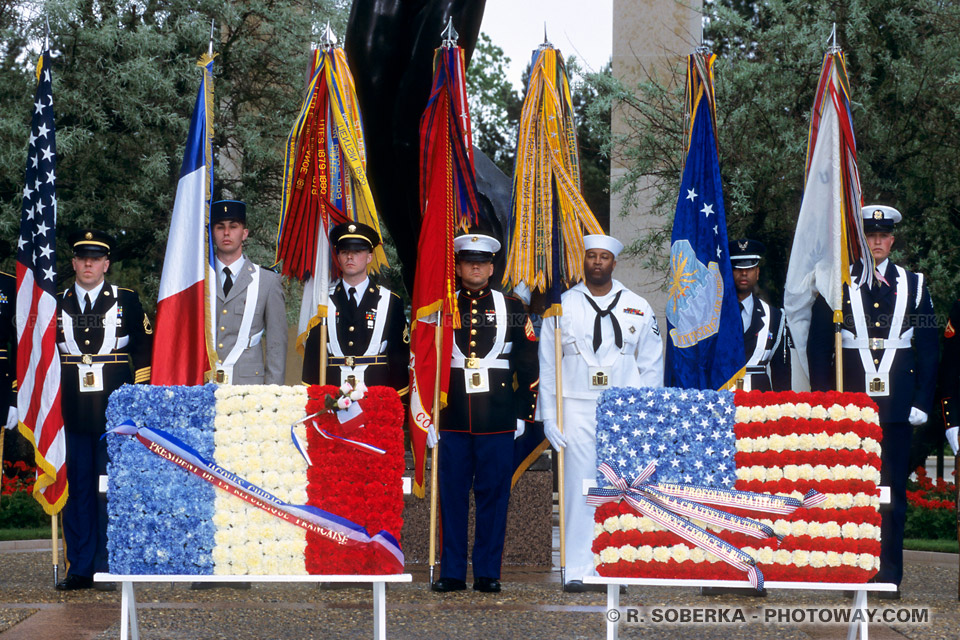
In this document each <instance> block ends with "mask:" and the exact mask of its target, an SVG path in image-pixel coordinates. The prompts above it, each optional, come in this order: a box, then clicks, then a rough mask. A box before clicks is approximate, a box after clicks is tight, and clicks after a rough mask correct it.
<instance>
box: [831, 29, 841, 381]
mask: <svg viewBox="0 0 960 640" xmlns="http://www.w3.org/2000/svg"><path fill="white" fill-rule="evenodd" d="M828 42H830V48H829V49H828V50H827V53H828V54H829V55H836V54H838V53H840V47H838V46H837V23H836V22H834V23H833V28H832V29H831V30H830V37H829V38H828ZM839 135H840V134H839V132H838V131H834V136H835V138H839ZM833 144H834V147H835V148H836V147H839V140H837V139H835V140H834V142H833ZM838 240H839V239H838ZM833 246H834V247H836V248H837V249H838V252H839V251H844V250H845V247H841V246H840V242H839V241H837V240H835V241H834V242H833ZM834 264H841V260H840V256H839V255H838V256H836V260H835V262H834ZM843 277H844V274H842V273H841V274H840V289H839V291H840V298H839V299H838V300H835V301H834V305H835V306H834V309H833V353H834V358H833V361H834V364H835V366H836V372H835V373H836V387H837V392H838V393H843V336H842V334H841V332H842V331H843Z"/></svg>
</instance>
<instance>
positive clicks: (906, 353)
mask: <svg viewBox="0 0 960 640" xmlns="http://www.w3.org/2000/svg"><path fill="white" fill-rule="evenodd" d="M900 219H901V214H900V212H899V211H897V210H896V209H893V208H892V207H884V206H880V205H871V206H865V207H863V230H864V231H865V232H866V236H867V244H868V246H869V247H870V250H871V252H872V254H873V259H874V261H875V263H876V272H875V274H874V283H873V286H872V287H867V286H861V283H863V282H864V278H863V273H862V272H861V273H858V272H856V271H855V272H854V273H853V280H854V284H853V286H852V287H849V286H847V285H844V288H843V330H842V331H841V337H842V340H843V390H844V391H856V392H861V393H867V394H868V395H869V396H870V397H871V399H872V400H873V401H874V402H876V403H877V407H878V408H879V410H880V426H881V427H882V428H883V442H882V444H881V454H880V458H881V468H880V482H881V484H882V485H885V486H888V487H890V501H891V503H890V508H889V510H883V511H882V514H881V515H882V524H881V532H880V545H881V550H880V571H879V573H878V574H877V577H876V581H877V582H893V583H895V584H897V585H899V584H900V581H901V580H902V578H903V527H904V522H905V520H906V511H907V502H906V498H907V496H906V484H907V477H908V476H909V475H910V469H909V465H910V441H911V439H912V437H913V427H915V426H919V425H921V424H923V423H925V422H926V421H927V416H928V415H929V413H930V410H931V405H932V403H933V393H934V388H935V387H936V381H937V347H938V344H937V341H938V338H937V333H938V331H937V324H936V317H935V316H934V313H933V303H932V301H931V300H930V293H929V292H928V291H927V286H926V283H925V282H924V277H923V274H922V273H913V272H912V271H907V270H906V269H904V268H903V267H901V266H899V265H896V264H894V263H893V262H891V261H890V259H889V255H890V250H891V248H892V246H893V240H894V235H893V230H894V224H896V223H897V222H899V221H900ZM833 345H834V325H833V314H832V311H831V310H830V308H829V305H828V304H827V303H826V301H825V300H823V298H818V299H817V301H816V303H815V304H814V309H813V316H812V318H811V323H810V340H809V341H808V343H807V357H808V358H809V362H810V386H811V388H812V389H813V390H814V391H826V390H830V389H833V388H834V384H835V375H836V374H835V371H836V369H835V368H834V346H833ZM899 593H900V592H899V591H897V592H896V593H893V592H886V593H884V592H881V593H880V595H879V597H894V598H899Z"/></svg>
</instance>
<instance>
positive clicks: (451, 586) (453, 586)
mask: <svg viewBox="0 0 960 640" xmlns="http://www.w3.org/2000/svg"><path fill="white" fill-rule="evenodd" d="M430 588H431V589H433V590H434V591H438V592H440V593H448V592H450V591H463V590H464V589H466V588H467V583H466V582H464V581H463V580H457V579H456V578H440V579H439V580H437V581H436V582H434V583H433V584H432V585H430Z"/></svg>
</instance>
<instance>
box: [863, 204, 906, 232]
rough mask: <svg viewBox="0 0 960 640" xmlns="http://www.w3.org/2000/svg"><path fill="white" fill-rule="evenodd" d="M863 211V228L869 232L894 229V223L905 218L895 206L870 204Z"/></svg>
mask: <svg viewBox="0 0 960 640" xmlns="http://www.w3.org/2000/svg"><path fill="white" fill-rule="evenodd" d="M862 211H863V230H864V231H866V232H867V233H870V232H871V231H873V232H876V231H886V232H887V233H890V232H892V231H893V225H895V224H897V223H898V222H900V221H901V220H903V216H902V215H901V214H900V212H899V211H897V210H896V209H894V208H893V207H886V206H884V205H882V204H868V205H865V206H864V207H863V209H862Z"/></svg>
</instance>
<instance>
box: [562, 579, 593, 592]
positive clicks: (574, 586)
mask: <svg viewBox="0 0 960 640" xmlns="http://www.w3.org/2000/svg"><path fill="white" fill-rule="evenodd" d="M563 590H564V592H566V593H583V592H584V591H586V590H587V585H585V584H583V580H568V581H567V582H566V583H564V585H563Z"/></svg>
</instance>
